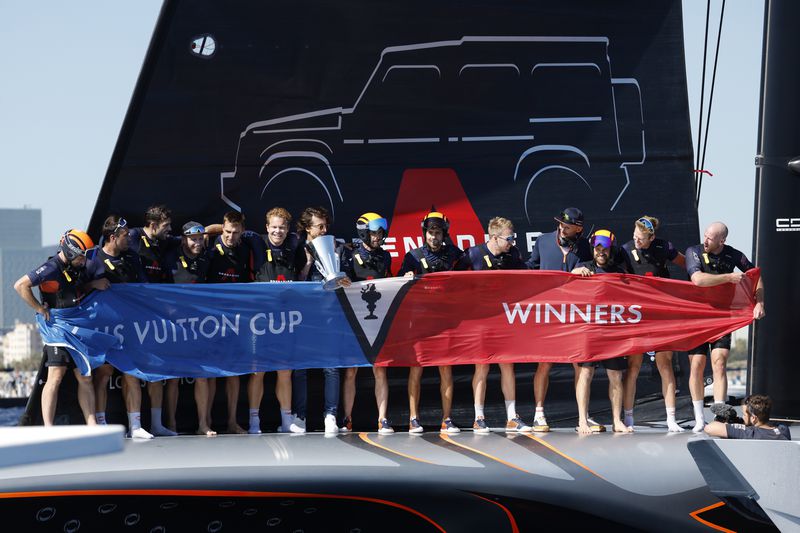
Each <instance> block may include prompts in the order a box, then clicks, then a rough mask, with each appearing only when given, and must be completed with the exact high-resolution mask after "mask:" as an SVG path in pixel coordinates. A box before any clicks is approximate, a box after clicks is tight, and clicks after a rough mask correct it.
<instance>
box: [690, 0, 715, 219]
mask: <svg viewBox="0 0 800 533" xmlns="http://www.w3.org/2000/svg"><path fill="white" fill-rule="evenodd" d="M710 17H711V0H708V2H707V3H706V34H705V39H704V40H703V75H702V77H701V80H700V115H699V116H698V118H697V120H698V122H697V124H698V125H697V147H696V148H697V158H696V159H697V162H696V164H695V168H701V167H700V139H701V138H702V132H703V103H704V100H705V96H706V58H707V57H708V21H709V19H710ZM694 193H695V199H694V204H695V208H697V206H698V205H699V203H700V196H699V191H698V174H695V175H694Z"/></svg>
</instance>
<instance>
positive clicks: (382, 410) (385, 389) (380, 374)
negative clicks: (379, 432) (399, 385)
mask: <svg viewBox="0 0 800 533" xmlns="http://www.w3.org/2000/svg"><path fill="white" fill-rule="evenodd" d="M372 373H373V374H374V375H375V403H376V404H378V420H383V419H384V418H386V412H387V411H388V409H389V381H388V380H387V379H386V367H383V366H373V367H372Z"/></svg>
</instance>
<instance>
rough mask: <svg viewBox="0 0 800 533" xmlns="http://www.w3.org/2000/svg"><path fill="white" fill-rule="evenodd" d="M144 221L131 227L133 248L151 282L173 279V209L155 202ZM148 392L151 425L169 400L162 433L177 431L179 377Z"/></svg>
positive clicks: (177, 240)
mask: <svg viewBox="0 0 800 533" xmlns="http://www.w3.org/2000/svg"><path fill="white" fill-rule="evenodd" d="M144 224H145V225H144V227H141V228H131V229H130V232H129V233H128V236H129V239H130V241H131V243H130V249H131V251H133V252H135V253H137V254H139V261H141V263H142V268H144V273H145V276H146V277H147V281H148V282H149V283H171V282H172V277H171V272H170V271H169V268H167V267H166V266H165V264H164V262H165V259H166V257H167V255H169V254H170V253H172V252H174V251H175V249H177V248H178V247H179V246H180V244H181V238H180V237H175V236H172V235H171V232H172V211H170V209H169V208H168V207H167V206H165V205H163V204H160V205H152V206H150V207H148V208H147V211H145V213H144ZM134 394H138V393H134ZM147 394H148V396H150V413H151V415H150V416H151V418H152V419H153V420H156V421H157V422H156V423H152V422H151V426H152V428H153V429H155V428H156V427H158V426H157V425H156V424H159V425H160V424H161V423H160V420H161V415H162V405H164V404H165V403H166V406H165V407H166V413H164V414H165V417H164V418H165V419H166V424H164V427H165V431H164V432H163V433H164V435H170V434H172V433H174V434H175V435H177V433H176V432H175V430H176V429H177V422H176V421H175V412H176V411H177V409H178V380H177V379H168V380H166V395H165V394H164V382H163V381H152V382H149V383H148V384H147ZM165 396H166V397H165Z"/></svg>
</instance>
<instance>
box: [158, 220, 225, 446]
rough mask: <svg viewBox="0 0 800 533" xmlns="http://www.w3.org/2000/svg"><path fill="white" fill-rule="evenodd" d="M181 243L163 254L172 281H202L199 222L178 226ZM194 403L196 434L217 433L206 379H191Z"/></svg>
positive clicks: (203, 243)
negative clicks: (212, 418)
mask: <svg viewBox="0 0 800 533" xmlns="http://www.w3.org/2000/svg"><path fill="white" fill-rule="evenodd" d="M181 234H182V237H181V245H180V247H178V248H173V249H172V250H171V251H170V252H168V253H167V254H166V255H165V257H164V268H166V269H167V270H168V271H169V273H170V279H171V280H172V282H173V283H205V282H206V279H207V277H208V268H209V264H210V261H209V259H208V256H207V255H206V254H205V250H206V234H205V228H204V226H203V225H202V224H200V223H199V222H194V221H191V222H187V223H186V224H184V225H183V227H182V228H181ZM194 402H195V406H196V407H197V431H196V432H195V433H196V434H197V435H206V436H207V437H211V436H214V435H216V434H217V432H216V431H214V430H213V429H211V404H210V403H209V390H208V378H194Z"/></svg>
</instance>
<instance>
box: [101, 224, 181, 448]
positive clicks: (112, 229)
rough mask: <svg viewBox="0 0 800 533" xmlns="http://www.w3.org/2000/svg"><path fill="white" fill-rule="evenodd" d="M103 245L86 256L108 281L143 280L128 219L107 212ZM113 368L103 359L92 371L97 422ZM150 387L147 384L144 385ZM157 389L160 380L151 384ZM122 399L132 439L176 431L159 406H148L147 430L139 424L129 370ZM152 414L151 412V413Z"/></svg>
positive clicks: (138, 398)
mask: <svg viewBox="0 0 800 533" xmlns="http://www.w3.org/2000/svg"><path fill="white" fill-rule="evenodd" d="M102 234H103V246H102V248H95V249H94V250H93V252H90V254H89V256H90V257H92V258H94V259H95V260H97V261H98V262H99V263H100V265H101V267H102V268H103V271H104V273H103V276H104V277H105V278H106V279H107V280H108V281H109V282H111V283H112V284H115V283H146V282H147V278H146V277H145V273H144V269H143V268H142V264H141V262H140V260H139V256H138V254H136V253H134V252H132V251H131V250H130V238H129V228H128V222H127V221H126V220H125V219H124V218H122V217H121V216H119V215H109V216H108V217H107V218H106V220H105V221H104V222H103V229H102ZM113 373H114V368H113V367H112V366H111V365H110V364H108V363H106V364H104V365H102V366H100V367H99V368H97V369H96V370H95V372H94V394H95V404H96V406H97V413H96V417H97V423H98V424H105V423H106V405H107V403H108V382H109V380H110V379H111V376H112V374H113ZM150 387H152V386H151V385H149V384H148V388H150ZM154 387H157V392H159V393H160V392H161V390H162V388H161V385H160V384H156V385H154ZM122 390H123V399H124V401H125V411H126V412H127V413H128V431H129V433H128V435H129V436H131V437H133V438H135V439H152V438H153V436H154V435H157V436H174V435H176V433H175V432H174V431H172V430H170V429H167V428H165V427H164V426H163V424H162V422H161V408H160V407H159V408H153V409H151V419H152V420H151V423H150V430H151V431H147V430H146V429H144V428H143V427H142V416H141V410H142V387H141V385H140V384H139V379H138V378H136V377H135V376H131V375H129V374H122ZM153 412H154V413H155V414H154V413H153Z"/></svg>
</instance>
